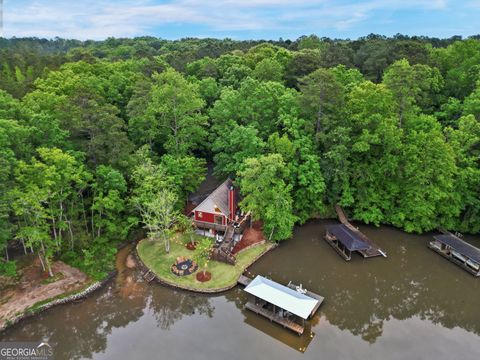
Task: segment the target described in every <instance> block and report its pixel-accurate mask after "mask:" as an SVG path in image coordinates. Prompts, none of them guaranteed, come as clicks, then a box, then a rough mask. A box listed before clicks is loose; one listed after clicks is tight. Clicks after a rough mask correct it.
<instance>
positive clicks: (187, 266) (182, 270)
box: [171, 259, 198, 276]
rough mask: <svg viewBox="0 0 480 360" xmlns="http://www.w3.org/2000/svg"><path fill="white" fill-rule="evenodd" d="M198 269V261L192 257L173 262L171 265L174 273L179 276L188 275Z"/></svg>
mask: <svg viewBox="0 0 480 360" xmlns="http://www.w3.org/2000/svg"><path fill="white" fill-rule="evenodd" d="M197 269H198V265H197V263H196V262H195V261H193V260H191V259H187V260H185V261H182V262H178V263H176V264H173V265H172V267H171V270H172V273H174V274H175V275H177V276H186V275H190V274H193V273H194V272H195V271H197Z"/></svg>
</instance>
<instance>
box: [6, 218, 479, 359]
mask: <svg viewBox="0 0 480 360" xmlns="http://www.w3.org/2000/svg"><path fill="white" fill-rule="evenodd" d="M328 223H330V222H328V221H314V222H310V223H308V224H306V225H304V226H302V227H300V228H298V229H297V230H296V232H295V236H294V238H293V239H292V240H290V241H287V242H285V243H283V244H281V246H279V248H277V249H276V250H275V251H273V252H271V253H269V254H267V255H266V256H265V257H264V258H262V259H261V260H260V261H259V262H258V263H257V264H255V265H254V266H253V267H252V268H251V272H252V273H254V274H263V275H267V276H269V277H271V278H272V279H274V280H277V281H280V282H282V283H287V282H288V281H289V280H292V281H294V282H296V283H302V284H303V286H304V287H306V288H308V289H311V290H313V291H315V292H318V293H320V294H322V295H323V296H325V303H324V304H323V305H322V307H321V308H320V311H319V313H318V314H317V316H316V317H315V318H314V319H313V320H312V321H311V323H310V329H309V334H308V335H306V336H302V337H298V336H296V335H293V334H291V333H290V332H289V331H287V330H284V329H283V328H280V327H279V326H277V325H275V324H272V323H270V322H268V321H266V320H265V319H263V318H261V317H259V316H258V315H256V314H252V313H250V312H247V311H246V310H244V309H243V304H244V302H245V297H244V295H243V293H242V291H241V289H239V288H236V289H233V290H231V291H229V292H227V293H224V294H221V295H217V296H201V295H195V294H191V293H186V292H181V291H175V290H172V289H168V288H165V287H162V286H160V285H147V284H144V283H141V282H138V281H137V280H138V274H137V273H135V271H132V270H129V269H126V268H124V267H123V265H122V264H123V262H124V259H125V257H126V255H127V253H128V249H125V250H124V251H123V252H122V253H121V254H120V255H119V260H118V265H119V267H120V274H119V276H118V277H117V279H116V281H114V282H112V283H111V284H110V286H108V287H107V288H105V289H104V290H102V291H100V292H98V293H96V294H95V295H94V296H92V297H90V298H89V299H87V300H85V301H83V302H81V303H78V304H70V305H65V306H61V307H57V308H54V309H51V310H50V311H48V312H46V313H44V314H42V315H40V316H38V317H35V318H32V319H30V320H27V321H25V322H23V323H21V324H19V325H18V326H15V327H13V328H12V329H10V330H9V331H8V332H6V333H4V334H1V335H0V340H2V341H6V340H39V339H44V340H46V341H48V342H49V343H50V344H51V345H52V346H53V348H54V349H55V353H56V359H84V358H88V359H90V358H93V359H209V360H212V359H222V360H223V359H260V358H261V359H436V360H438V359H449V360H450V359H478V358H479V357H480V306H479V304H480V303H479V299H480V279H476V278H474V277H472V276H471V275H470V274H468V273H466V272H465V271H463V270H461V269H460V268H458V267H456V266H455V265H453V264H451V263H450V262H448V261H447V260H445V259H443V258H442V257H440V256H439V255H437V254H436V253H434V252H433V251H431V250H429V249H428V248H427V247H426V242H427V241H428V240H429V239H430V238H431V237H430V235H424V236H415V235H408V234H405V233H403V232H400V231H398V230H394V229H392V228H388V227H381V228H373V227H367V226H360V228H361V229H362V230H363V231H364V232H365V233H366V234H367V235H368V236H370V237H371V238H372V239H373V240H374V241H376V242H378V243H379V244H380V245H381V246H382V247H383V248H384V249H385V250H386V251H387V253H388V258H387V259H384V258H374V259H367V260H364V259H362V258H360V257H354V258H353V259H352V261H351V262H350V263H346V262H344V261H343V259H341V258H340V257H339V256H338V255H337V254H336V253H335V252H334V251H333V249H331V248H330V247H329V246H328V244H326V243H325V242H324V241H323V240H321V236H322V235H323V233H324V229H325V225H327V224H328ZM468 240H469V241H471V242H472V243H473V244H475V245H477V246H480V239H479V238H470V239H468Z"/></svg>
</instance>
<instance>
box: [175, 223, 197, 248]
mask: <svg viewBox="0 0 480 360" xmlns="http://www.w3.org/2000/svg"><path fill="white" fill-rule="evenodd" d="M176 229H177V230H178V231H180V232H181V233H183V234H185V237H186V238H187V239H188V240H189V241H188V243H190V244H191V248H192V249H193V248H194V247H195V230H194V228H193V225H192V220H191V219H190V218H189V217H188V216H185V215H180V216H179V217H178V219H177V222H176Z"/></svg>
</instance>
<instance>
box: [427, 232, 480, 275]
mask: <svg viewBox="0 0 480 360" xmlns="http://www.w3.org/2000/svg"><path fill="white" fill-rule="evenodd" d="M443 233H444V234H443V235H436V236H434V237H433V239H434V241H430V242H429V243H428V247H429V248H430V249H432V250H433V251H435V252H437V253H438V254H440V255H442V256H443V257H444V258H446V259H448V260H450V261H451V262H453V263H454V264H456V265H458V266H460V267H461V268H463V269H464V270H466V271H468V272H469V273H470V274H472V275H473V276H477V277H480V249H478V248H476V247H475V246H473V245H471V244H469V243H467V242H465V241H463V240H462V239H460V238H459V237H458V236H456V235H454V234H452V233H450V232H448V231H443Z"/></svg>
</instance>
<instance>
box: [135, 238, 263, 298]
mask: <svg viewBox="0 0 480 360" xmlns="http://www.w3.org/2000/svg"><path fill="white" fill-rule="evenodd" d="M184 243H185V242H184V241H182V239H181V236H177V238H175V239H172V241H171V244H170V253H169V254H167V253H166V252H165V244H164V243H163V242H162V241H150V240H147V239H144V240H142V241H140V242H139V243H138V245H137V252H138V255H139V256H140V258H141V260H142V261H143V263H144V264H145V265H146V266H147V267H148V268H149V269H150V270H152V271H153V272H154V273H155V274H156V275H157V277H159V278H160V279H161V280H164V281H166V282H169V283H174V284H177V285H179V286H180V287H181V286H185V287H189V288H193V289H196V290H199V291H202V290H208V291H214V290H216V289H223V288H226V287H229V286H233V285H235V284H236V283H237V280H238V278H239V276H240V275H241V274H242V273H243V272H244V271H245V269H246V268H247V267H248V266H250V265H251V264H252V262H253V261H254V260H255V259H256V258H257V257H258V256H259V255H260V254H261V253H262V252H264V251H266V250H267V249H269V248H270V247H271V246H272V244H269V243H266V244H261V245H258V246H255V247H253V248H250V249H247V250H245V251H242V252H241V253H240V254H237V256H236V258H237V263H236V264H235V266H232V265H228V264H224V263H221V262H218V261H209V263H208V269H207V271H209V272H210V273H211V274H212V279H211V280H210V281H207V282H204V283H202V282H200V281H197V279H196V276H195V275H196V273H194V274H191V275H187V276H176V275H174V274H173V273H172V272H171V270H170V267H171V266H172V264H173V263H174V262H175V259H176V258H177V257H178V256H184V257H187V258H192V256H193V253H194V251H191V250H188V249H187V248H185V245H184ZM198 271H202V268H201V267H199V269H198V270H197V272H198Z"/></svg>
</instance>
